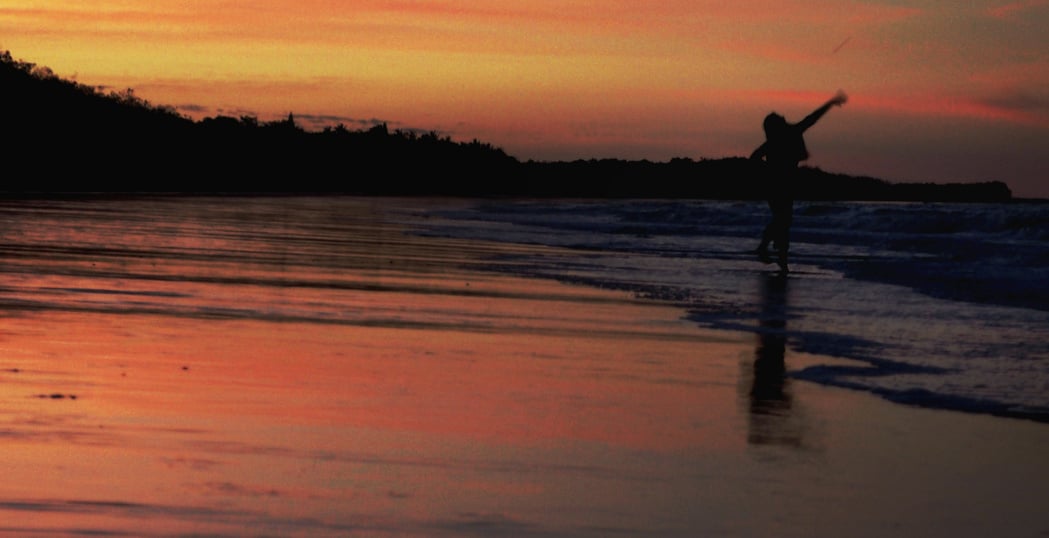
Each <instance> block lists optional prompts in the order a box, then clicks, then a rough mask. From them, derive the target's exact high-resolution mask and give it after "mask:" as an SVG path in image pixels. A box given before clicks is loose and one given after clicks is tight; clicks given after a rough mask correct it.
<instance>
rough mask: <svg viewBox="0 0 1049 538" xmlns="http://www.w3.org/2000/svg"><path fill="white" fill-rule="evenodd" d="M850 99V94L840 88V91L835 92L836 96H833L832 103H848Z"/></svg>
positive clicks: (835, 104) (838, 104)
mask: <svg viewBox="0 0 1049 538" xmlns="http://www.w3.org/2000/svg"><path fill="white" fill-rule="evenodd" d="M848 101H849V96H848V95H845V92H843V91H841V90H838V93H837V94H835V95H834V97H832V98H831V100H830V104H832V105H834V106H841V105H844V104H845V103H847V102H848Z"/></svg>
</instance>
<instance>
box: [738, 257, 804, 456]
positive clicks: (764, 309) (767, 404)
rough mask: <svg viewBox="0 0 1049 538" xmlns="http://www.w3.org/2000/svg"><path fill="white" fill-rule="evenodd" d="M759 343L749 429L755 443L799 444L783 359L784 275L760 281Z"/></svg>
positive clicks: (750, 395)
mask: <svg viewBox="0 0 1049 538" xmlns="http://www.w3.org/2000/svg"><path fill="white" fill-rule="evenodd" d="M761 286H762V289H761V313H760V317H759V318H758V325H759V326H758V342H757V346H756V347H755V349H754V363H753V370H752V375H753V379H752V381H751V383H750V387H749V393H748V399H747V401H748V405H749V407H748V420H749V428H748V430H749V432H748V435H747V441H748V442H749V443H751V444H755V445H763V444H777V445H789V446H800V445H801V444H802V433H803V430H804V427H803V424H801V420H800V416H799V415H798V413H797V412H796V410H795V409H794V399H793V396H792V394H791V390H790V380H789V378H788V377H787V366H786V363H785V360H784V355H785V354H786V347H787V335H786V327H787V276H786V275H784V274H782V273H780V274H766V275H763V276H762V282H761Z"/></svg>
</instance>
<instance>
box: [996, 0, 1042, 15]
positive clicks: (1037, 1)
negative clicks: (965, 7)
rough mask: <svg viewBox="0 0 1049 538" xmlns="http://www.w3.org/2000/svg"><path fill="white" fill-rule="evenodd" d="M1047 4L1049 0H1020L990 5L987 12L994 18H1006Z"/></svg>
mask: <svg viewBox="0 0 1049 538" xmlns="http://www.w3.org/2000/svg"><path fill="white" fill-rule="evenodd" d="M1043 6H1049V0H1022V1H1020V2H1012V3H1009V4H1004V5H1001V6H996V7H992V8H990V9H988V10H987V14H988V15H990V16H991V17H994V18H996V19H1007V18H1010V17H1014V16H1016V15H1017V14H1019V13H1021V12H1023V11H1027V10H1029V9H1034V8H1038V7H1043Z"/></svg>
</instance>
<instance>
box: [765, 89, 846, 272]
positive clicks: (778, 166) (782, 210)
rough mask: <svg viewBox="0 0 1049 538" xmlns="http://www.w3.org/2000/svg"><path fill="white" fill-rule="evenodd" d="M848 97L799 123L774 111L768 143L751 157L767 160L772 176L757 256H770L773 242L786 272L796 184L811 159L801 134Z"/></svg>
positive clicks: (768, 127)
mask: <svg viewBox="0 0 1049 538" xmlns="http://www.w3.org/2000/svg"><path fill="white" fill-rule="evenodd" d="M847 100H848V97H847V96H846V95H845V93H844V92H842V91H840V90H839V91H838V94H837V95H835V96H834V97H833V98H831V99H830V100H829V101H827V102H826V103H824V104H823V106H821V107H819V108H817V109H816V110H814V111H813V112H812V113H811V114H809V115H808V116H806V117H805V119H803V120H801V121H800V122H798V123H793V124H792V123H787V120H786V118H784V117H783V116H780V115H779V114H776V113H775V112H773V113H771V114H769V115H768V116H766V117H765V122H764V127H765V143H764V144H762V145H761V146H759V147H758V149H756V150H754V153H751V154H750V158H751V159H754V160H761V159H764V160H765V163H766V165H767V167H768V170H767V173H768V175H769V177H768V180H767V181H766V184H767V187H766V188H767V189H768V193H767V198H768V203H769V209H770V210H772V219H771V221H769V223H768V225H767V226H765V231H764V232H763V233H762V234H761V244H760V245H758V249H757V251H758V253H759V254H761V255H762V256H767V255H768V253H769V243H774V244H775V247H776V250H777V251H778V255H779V256H778V259H779V267H780V270H782V271H784V272H785V271H787V251H788V250H789V249H790V225H791V223H792V222H793V220H794V182H795V180H796V176H797V173H798V163H800V162H801V161H804V160H805V159H808V158H809V152H808V150H807V149H806V148H805V139H804V138H803V137H802V134H804V133H805V131H807V130H808V128H809V127H812V126H813V125H815V124H816V122H817V121H819V119H820V118H822V117H823V115H824V114H826V113H827V111H828V110H830V108H831V107H832V106H841V105H843V104H845V102H846V101H847Z"/></svg>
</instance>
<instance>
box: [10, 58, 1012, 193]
mask: <svg viewBox="0 0 1049 538" xmlns="http://www.w3.org/2000/svg"><path fill="white" fill-rule="evenodd" d="M0 92H2V93H0V134H2V135H3V140H4V141H5V142H4V149H5V150H6V154H7V155H8V157H9V158H8V163H9V164H8V166H9V167H10V168H9V172H8V174H7V175H6V177H7V180H6V181H5V184H4V186H3V187H2V189H3V190H5V191H7V192H26V191H34V192H51V191H65V192H68V191H124V192H126V191H147V192H160V191H165V192H303V191H309V192H340V193H352V194H361V195H445V196H449V195H451V196H560V197H566V196H572V197H667V198H719V199H752V198H754V196H755V195H756V193H757V192H759V190H758V189H756V188H755V186H756V185H758V183H759V182H760V181H761V180H762V179H761V178H762V174H761V171H760V170H759V169H757V168H755V167H754V164H753V163H750V162H748V161H747V159H743V158H726V159H711V160H707V159H704V160H699V161H693V160H691V159H673V160H671V161H670V162H666V163H654V162H650V161H625V160H618V159H604V160H588V161H583V160H579V161H572V162H536V161H527V162H521V161H519V160H517V159H516V158H514V157H512V156H510V155H507V154H506V152H504V151H503V150H502V149H500V148H497V147H494V146H492V145H491V144H488V143H484V142H481V141H478V140H476V139H475V140H471V141H470V142H456V141H453V140H452V139H451V137H449V136H447V135H441V134H439V133H438V132H436V131H429V132H423V133H420V132H417V131H414V130H393V131H391V130H390V129H389V127H388V126H387V124H385V123H380V124H377V125H374V126H372V127H370V128H367V129H362V130H350V129H348V128H346V127H345V126H344V125H337V126H334V127H328V128H325V129H323V130H322V131H307V130H305V129H303V128H302V127H301V126H300V125H298V124H297V122H296V121H295V118H294V115H293V114H289V115H288V117H287V118H286V119H282V120H277V121H271V122H261V121H259V120H258V119H257V118H255V117H252V116H241V117H239V118H234V117H230V116H215V117H209V118H204V119H202V120H200V121H193V120H191V119H189V118H186V117H184V116H181V115H180V114H179V113H178V112H177V111H176V110H175V109H174V108H172V107H168V106H157V105H154V104H152V103H150V102H148V101H147V100H145V99H142V98H141V97H139V96H137V95H135V92H134V90H133V89H131V88H127V89H125V90H123V91H108V92H107V91H106V90H105V89H103V88H99V87H94V86H88V85H84V84H80V83H77V82H75V81H69V80H64V79H62V78H60V77H58V76H56V75H55V74H54V72H53V71H51V69H49V68H47V67H42V66H38V65H36V64H33V63H30V62H25V61H21V60H17V59H15V58H13V57H12V55H11V53H10V52H0ZM16 163H17V164H16ZM801 175H802V177H801V179H800V181H799V183H800V184H799V189H800V192H799V196H798V198H799V199H805V198H810V199H852V200H927V201H932V200H949V201H1001V200H1008V199H1009V198H1010V196H1011V195H1010V192H1009V188H1008V187H1007V186H1006V185H1005V184H1004V183H1000V182H990V183H982V184H965V185H960V184H953V185H935V184H893V183H889V182H886V181H883V180H878V179H874V178H866V177H861V178H856V177H852V176H845V175H841V174H830V173H827V172H823V171H822V170H819V169H816V168H803V169H802V171H801Z"/></svg>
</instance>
